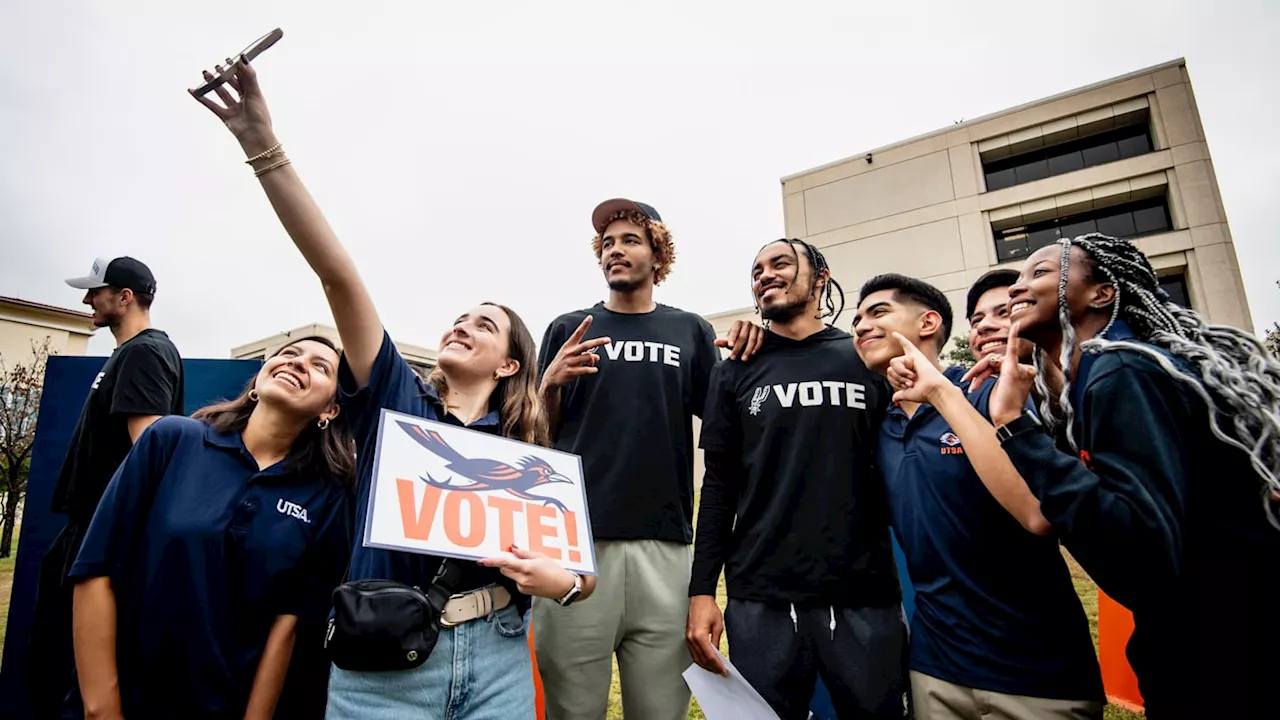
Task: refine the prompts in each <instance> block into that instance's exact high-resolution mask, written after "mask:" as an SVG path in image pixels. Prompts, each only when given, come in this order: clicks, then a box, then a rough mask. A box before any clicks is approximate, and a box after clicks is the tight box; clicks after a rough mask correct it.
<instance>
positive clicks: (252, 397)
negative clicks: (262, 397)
mask: <svg viewBox="0 0 1280 720" xmlns="http://www.w3.org/2000/svg"><path fill="white" fill-rule="evenodd" d="M249 402H258V391H257V390H250V391H249Z"/></svg>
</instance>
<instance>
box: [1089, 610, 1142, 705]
mask: <svg viewBox="0 0 1280 720" xmlns="http://www.w3.org/2000/svg"><path fill="white" fill-rule="evenodd" d="M1132 634H1133V613H1131V612H1129V611H1128V610H1127V609H1125V607H1124V606H1123V605H1121V604H1120V603H1118V602H1116V601H1115V600H1112V599H1111V598H1110V597H1108V596H1107V594H1106V593H1104V592H1102V590H1101V589H1099V590H1098V663H1099V664H1100V665H1101V666H1102V687H1103V689H1104V690H1105V691H1106V693H1107V701H1108V702H1110V703H1111V704H1112V705H1116V706H1118V707H1122V708H1124V709H1125V710H1130V711H1132V712H1139V713H1140V712H1142V711H1143V710H1142V709H1143V704H1142V693H1140V692H1138V676H1137V675H1134V673H1133V668H1132V667H1130V666H1129V659H1128V658H1127V657H1125V654H1124V648H1125V645H1127V644H1128V643H1129V636H1130V635H1132Z"/></svg>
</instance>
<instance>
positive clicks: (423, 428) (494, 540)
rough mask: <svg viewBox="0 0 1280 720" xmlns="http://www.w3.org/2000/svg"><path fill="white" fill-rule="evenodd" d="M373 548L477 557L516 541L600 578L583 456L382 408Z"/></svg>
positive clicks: (367, 539)
mask: <svg viewBox="0 0 1280 720" xmlns="http://www.w3.org/2000/svg"><path fill="white" fill-rule="evenodd" d="M375 453H376V460H375V461H374V466H373V481H372V485H371V487H370V491H369V493H370V496H369V509H368V515H367V517H366V522H365V532H364V545H365V546H366V547H376V548H383V549H387V550H403V551H406V552H416V553H426V554H430V555H440V556H445V557H455V558H463V559H469V560H478V559H480V558H485V557H494V556H496V555H500V554H501V553H503V552H506V551H507V550H508V549H509V548H510V547H511V546H512V545H516V546H517V547H520V548H523V549H525V550H532V551H534V552H540V553H542V554H544V555H547V556H548V557H550V558H552V559H554V560H556V561H558V562H559V563H560V564H561V565H562V566H563V567H565V568H568V569H569V570H573V571H575V572H579V573H583V574H588V575H594V574H595V573H596V561H595V553H594V552H593V544H592V540H591V519H590V517H589V515H588V513H587V493H586V488H584V487H583V484H582V460H581V458H579V457H578V456H577V455H571V454H569V453H564V452H560V451H558V450H551V449H548V448H544V447H540V446H537V445H530V444H527V443H523V442H519V441H517V440H510V439H507V438H503V437H499V436H496V435H490V434H488V433H482V432H478V431H475V430H468V429H466V428H461V427H458V426H456V425H447V424H445V423H440V422H433V421H431V420H424V419H422V418H419V417H414V416H412V415H405V414H403V413H398V412H393V411H391V410H386V409H383V410H382V415H381V418H380V419H379V422H378V443H377V448H376V450H375Z"/></svg>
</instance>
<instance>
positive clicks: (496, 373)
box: [493, 370, 502, 382]
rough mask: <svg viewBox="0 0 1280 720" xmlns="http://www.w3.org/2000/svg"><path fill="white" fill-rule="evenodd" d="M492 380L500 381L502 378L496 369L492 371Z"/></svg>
mask: <svg viewBox="0 0 1280 720" xmlns="http://www.w3.org/2000/svg"><path fill="white" fill-rule="evenodd" d="M493 380H494V382H500V381H501V380H502V373H500V372H498V371H497V370H494V371H493Z"/></svg>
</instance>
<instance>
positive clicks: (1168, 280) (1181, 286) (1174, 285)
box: [1160, 272, 1191, 308]
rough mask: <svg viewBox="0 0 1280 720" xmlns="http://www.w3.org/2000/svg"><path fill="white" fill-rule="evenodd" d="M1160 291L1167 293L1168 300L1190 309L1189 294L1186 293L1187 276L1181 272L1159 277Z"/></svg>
mask: <svg viewBox="0 0 1280 720" xmlns="http://www.w3.org/2000/svg"><path fill="white" fill-rule="evenodd" d="M1160 289H1162V290H1164V291H1165V292H1166V293H1169V299H1170V300H1172V301H1173V302H1174V303H1176V304H1178V305H1181V306H1182V307H1184V308H1189V307H1191V294H1190V293H1188V292H1187V275H1186V273H1183V272H1177V273H1172V274H1170V275H1161V276H1160Z"/></svg>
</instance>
